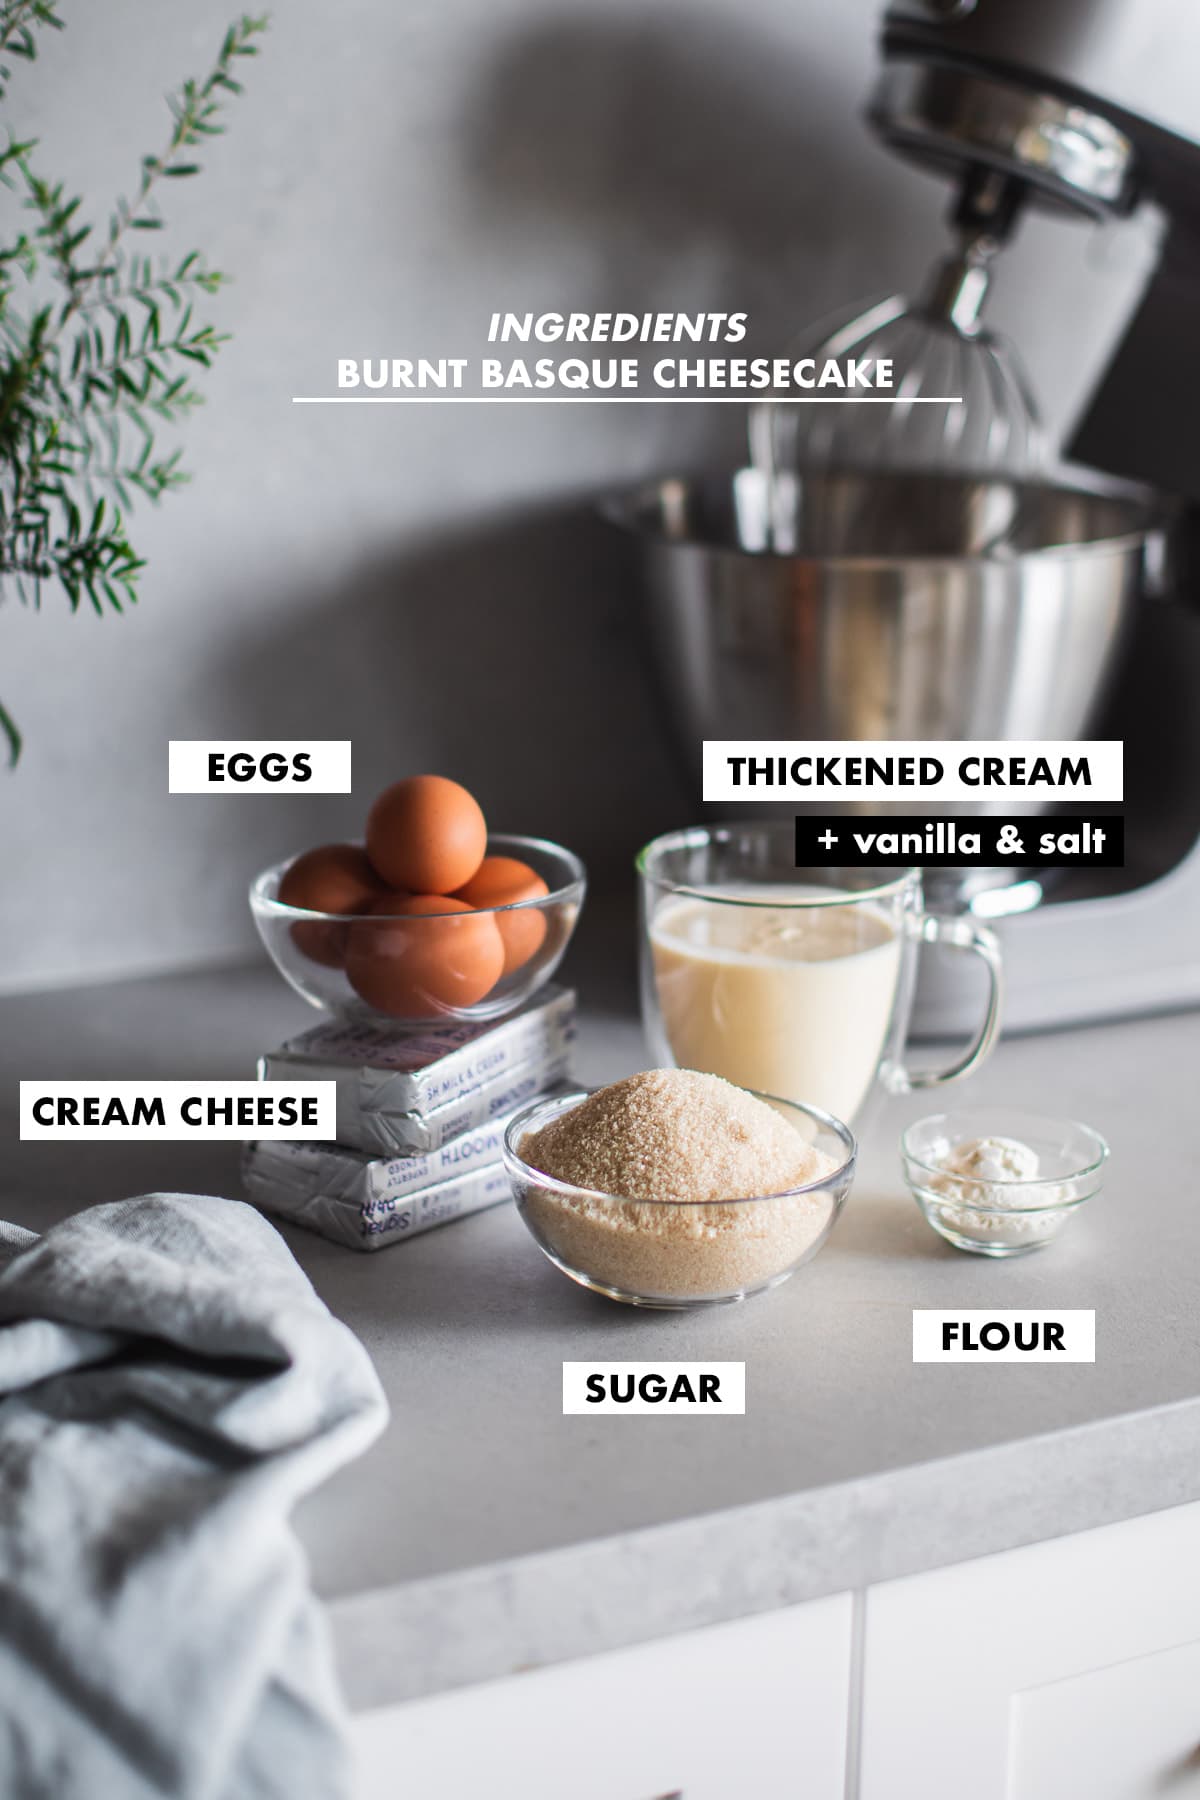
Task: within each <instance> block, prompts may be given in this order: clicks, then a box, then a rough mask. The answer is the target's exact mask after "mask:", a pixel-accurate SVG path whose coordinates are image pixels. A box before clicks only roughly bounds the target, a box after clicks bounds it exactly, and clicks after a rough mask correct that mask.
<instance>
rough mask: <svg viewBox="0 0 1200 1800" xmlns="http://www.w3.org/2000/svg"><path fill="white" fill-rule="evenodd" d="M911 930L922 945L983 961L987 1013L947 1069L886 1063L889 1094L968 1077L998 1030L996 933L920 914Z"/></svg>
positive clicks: (970, 922) (1000, 987)
mask: <svg viewBox="0 0 1200 1800" xmlns="http://www.w3.org/2000/svg"><path fill="white" fill-rule="evenodd" d="M912 930H913V932H914V933H915V935H916V937H917V938H918V940H919V941H920V942H921V943H922V944H945V945H947V946H948V947H949V948H950V949H952V950H967V951H970V953H971V954H972V955H973V956H978V957H979V958H980V959H981V960H982V962H983V964H984V967H985V968H986V969H987V972H988V998H987V1011H986V1013H985V1014H984V1019H983V1024H982V1025H981V1026H980V1029H979V1031H978V1033H977V1035H976V1036H975V1038H974V1039H973V1040H972V1042H971V1043H970V1044H969V1045H968V1047H967V1049H966V1051H965V1052H964V1054H963V1055H962V1056H961V1057H960V1058H959V1060H958V1061H957V1062H956V1063H951V1065H950V1067H949V1068H948V1069H908V1068H906V1067H905V1066H904V1064H903V1063H899V1062H895V1063H891V1064H889V1065H888V1067H887V1069H886V1070H885V1071H884V1086H885V1087H886V1088H887V1091H888V1092H889V1093H890V1094H911V1093H912V1092H913V1090H914V1089H915V1088H926V1087H940V1086H941V1085H942V1084H943V1083H944V1082H947V1081H958V1080H959V1079H960V1077H961V1076H963V1075H969V1074H970V1073H971V1071H972V1069H977V1068H978V1067H979V1065H980V1063H981V1062H983V1061H984V1060H985V1059H986V1057H987V1056H988V1055H989V1054H990V1052H991V1048H992V1045H993V1044H994V1043H995V1041H996V1038H997V1036H998V1034H999V1031H1000V1012H1001V1006H1002V1003H1003V998H1004V971H1003V964H1002V960H1001V956H1000V945H999V942H998V940H997V938H996V934H995V932H994V931H989V930H988V928H987V926H986V925H980V924H978V923H977V922H976V920H974V919H971V918H965V917H963V918H952V919H947V918H939V917H937V916H936V915H935V914H933V913H922V914H921V915H920V917H919V918H917V919H915V920H914V921H913V925H912Z"/></svg>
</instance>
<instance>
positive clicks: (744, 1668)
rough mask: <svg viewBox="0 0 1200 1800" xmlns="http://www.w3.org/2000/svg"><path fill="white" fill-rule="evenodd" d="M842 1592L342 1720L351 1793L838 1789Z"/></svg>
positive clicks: (659, 1796) (827, 1792) (704, 1795)
mask: <svg viewBox="0 0 1200 1800" xmlns="http://www.w3.org/2000/svg"><path fill="white" fill-rule="evenodd" d="M851 1611H852V1602H851V1598H850V1596H849V1595H848V1594H846V1595H835V1596H833V1597H832V1598H830V1599H828V1600H814V1601H811V1602H810V1603H809V1604H807V1605H805V1606H795V1607H789V1608H786V1609H784V1610H782V1611H780V1612H775V1613H767V1614H763V1615H761V1616H760V1617H758V1618H753V1619H743V1620H738V1621H737V1622H736V1623H734V1624H730V1625H718V1626H712V1627H709V1628H707V1629H705V1630H701V1631H690V1632H687V1633H686V1634H684V1635H682V1636H680V1637H675V1638H668V1639H660V1640H658V1641H657V1642H655V1643H652V1644H646V1645H642V1646H639V1647H637V1648H635V1649H631V1650H621V1651H616V1652H613V1653H611V1654H609V1655H605V1656H595V1657H588V1658H586V1659H584V1660H582V1661H580V1662H573V1663H567V1664H563V1665H562V1666H560V1667H557V1668H551V1669H543V1670H538V1671H536V1672H533V1673H531V1674H528V1675H517V1676H513V1677H512V1678H510V1679H508V1680H504V1681H493V1682H487V1683H485V1684H483V1685H481V1686H479V1687H473V1688H466V1689H463V1690H461V1691H460V1692H457V1693H451V1694H446V1695H439V1696H438V1697H437V1698H436V1699H432V1700H418V1701H412V1702H410V1703H408V1704H407V1705H403V1706H392V1707H385V1708H381V1709H379V1710H378V1711H375V1712H370V1713H362V1714H360V1715H359V1716H358V1717H357V1718H356V1719H355V1720H354V1721H353V1728H352V1734H353V1740H354V1748H355V1754H356V1757H357V1762H358V1771H359V1779H358V1788H357V1800H402V1797H404V1800H406V1797H407V1796H412V1800H485V1797H486V1800H568V1797H569V1800H666V1797H667V1796H671V1797H672V1800H674V1797H675V1796H678V1797H679V1800H749V1797H750V1796H754V1797H755V1800H757V1797H758V1796H760V1795H761V1796H763V1797H764V1800H765V1797H766V1796H770V1800H787V1797H793V1800H844V1794H845V1765H846V1725H847V1706H848V1698H849V1693H850V1640H851Z"/></svg>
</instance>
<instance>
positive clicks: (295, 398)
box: [292, 393, 963, 406]
mask: <svg viewBox="0 0 1200 1800" xmlns="http://www.w3.org/2000/svg"><path fill="white" fill-rule="evenodd" d="M771 401H775V402H776V403H778V404H780V405H784V406H961V405H962V403H963V399H962V395H961V394H913V395H911V396H908V395H902V394H795V395H793V394H761V395H760V394H754V393H745V394H293V395H292V405H293V406H747V405H750V404H751V403H752V402H754V403H757V404H758V405H760V406H765V405H767V404H769V403H770V402H771Z"/></svg>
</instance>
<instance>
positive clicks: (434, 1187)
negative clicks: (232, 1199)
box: [242, 1107, 520, 1250]
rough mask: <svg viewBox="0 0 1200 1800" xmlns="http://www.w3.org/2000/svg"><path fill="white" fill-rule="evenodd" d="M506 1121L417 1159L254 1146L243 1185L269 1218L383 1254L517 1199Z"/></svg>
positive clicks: (284, 1144)
mask: <svg viewBox="0 0 1200 1800" xmlns="http://www.w3.org/2000/svg"><path fill="white" fill-rule="evenodd" d="M519 1110H520V1107H514V1108H513V1109H512V1111H511V1112H509V1113H508V1114H507V1115H506V1116H505V1117H503V1118H501V1119H497V1120H496V1121H495V1122H494V1123H493V1124H491V1125H488V1126H485V1127H483V1128H481V1129H479V1130H477V1131H473V1132H465V1133H463V1134H462V1136H460V1137H458V1138H456V1139H454V1140H453V1141H452V1142H451V1143H449V1144H445V1145H443V1146H441V1147H440V1148H439V1149H437V1150H435V1151H431V1152H427V1153H425V1154H422V1155H418V1156H400V1157H390V1158H389V1157H371V1156H366V1155H363V1154H362V1153H361V1152H359V1151H356V1150H348V1149H344V1148H343V1147H342V1146H340V1145H338V1144H313V1143H305V1142H299V1141H294V1140H289V1139H282V1138H277V1139H264V1140H261V1141H258V1142H255V1143H251V1144H248V1145H247V1146H246V1150H245V1152H244V1154H243V1157H242V1183H243V1186H244V1188H245V1190H246V1193H247V1195H248V1197H249V1198H250V1199H251V1200H252V1201H253V1202H254V1204H255V1205H256V1206H259V1207H261V1208H262V1209H263V1210H264V1211H265V1212H270V1213H274V1214H276V1215H277V1216H278V1217H281V1218H285V1219H289V1220H291V1221H292V1222H293V1223H295V1224H297V1225H305V1226H307V1227H308V1228H309V1230H311V1231H317V1232H320V1234H321V1235H322V1237H327V1238H332V1239H333V1240H334V1242H335V1243H340V1244H349V1245H350V1246H351V1247H352V1248H354V1249H355V1250H378V1249H382V1248H383V1247H384V1245H386V1244H393V1243H399V1242H401V1241H402V1240H403V1239H405V1238H410V1237H416V1236H418V1235H419V1234H420V1233H421V1232H423V1231H430V1230H432V1228H433V1227H434V1226H435V1225H444V1224H447V1223H449V1221H450V1220H451V1219H461V1218H466V1217H467V1216H468V1215H469V1214H471V1213H475V1212H480V1211H482V1210H483V1208H484V1207H488V1206H496V1205H498V1204H499V1202H501V1201H502V1200H509V1199H511V1198H512V1188H511V1186H510V1184H509V1179H508V1175H507V1174H506V1172H505V1169H504V1166H503V1163H502V1162H501V1147H502V1145H503V1141H504V1131H505V1127H506V1126H507V1124H508V1121H509V1118H511V1117H512V1113H513V1112H517V1111H519Z"/></svg>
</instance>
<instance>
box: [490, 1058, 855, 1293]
mask: <svg viewBox="0 0 1200 1800" xmlns="http://www.w3.org/2000/svg"><path fill="white" fill-rule="evenodd" d="M521 1157H522V1160H523V1161H524V1162H526V1163H528V1164H530V1165H531V1166H532V1167H533V1168H535V1169H541V1170H542V1171H544V1173H545V1174H547V1175H552V1176H554V1177H555V1178H556V1179H557V1180H559V1181H565V1182H569V1183H571V1185H572V1186H574V1187H580V1188H590V1189H593V1190H597V1191H594V1192H592V1193H583V1194H556V1193H554V1192H553V1191H552V1190H550V1189H549V1188H539V1187H538V1186H537V1184H536V1182H531V1183H530V1184H529V1185H528V1187H527V1188H524V1189H523V1190H522V1191H521V1193H520V1195H519V1200H518V1203H519V1205H520V1206H521V1211H522V1213H523V1215H524V1217H525V1219H526V1222H527V1223H528V1224H529V1226H530V1229H531V1230H532V1231H533V1234H534V1236H535V1237H536V1238H537V1239H538V1240H539V1242H540V1243H541V1244H542V1246H543V1248H544V1249H546V1250H548V1251H549V1252H550V1254H551V1255H552V1256H553V1257H554V1258H555V1259H556V1261H557V1262H558V1263H559V1264H560V1265H561V1266H562V1267H563V1268H565V1269H566V1270H568V1272H570V1273H572V1274H574V1275H576V1276H577V1278H579V1279H581V1280H583V1281H586V1282H587V1283H588V1284H589V1285H590V1286H597V1285H598V1286H600V1287H601V1288H602V1289H603V1290H604V1291H605V1292H607V1293H610V1294H613V1295H615V1296H616V1297H617V1298H619V1299H635V1298H636V1299H641V1300H650V1301H651V1302H652V1303H655V1302H659V1303H663V1304H668V1305H675V1304H680V1303H682V1304H688V1303H695V1302H698V1301H705V1300H714V1299H731V1298H738V1297H739V1296H740V1295H742V1294H746V1293H753V1292H754V1291H755V1289H757V1288H760V1287H766V1286H770V1285H771V1284H772V1283H773V1282H775V1281H778V1280H781V1279H782V1278H783V1276H785V1275H786V1274H788V1273H790V1271H791V1270H792V1269H794V1268H795V1267H796V1266H797V1265H798V1264H799V1263H801V1262H803V1261H804V1259H805V1258H806V1257H807V1256H809V1255H811V1254H812V1252H813V1251H814V1250H815V1249H816V1248H817V1246H818V1245H819V1244H820V1242H821V1240H822V1239H823V1238H824V1236H825V1233H826V1232H827V1231H828V1229H829V1226H830V1225H831V1223H832V1221H833V1214H834V1209H835V1199H834V1196H833V1194H832V1193H831V1191H830V1190H829V1189H828V1188H826V1187H816V1188H813V1189H810V1190H809V1191H808V1192H807V1193H800V1194H795V1193H788V1192H785V1191H784V1190H786V1189H789V1188H797V1187H803V1186H804V1185H805V1184H806V1183H809V1182H820V1181H822V1180H823V1179H824V1177H826V1176H828V1175H831V1174H833V1172H834V1169H835V1168H836V1164H835V1163H834V1161H833V1159H832V1158H831V1157H829V1156H826V1155H825V1154H824V1153H823V1152H822V1151H820V1150H817V1149H814V1148H813V1146H812V1145H811V1144H807V1143H806V1142H805V1141H804V1139H803V1138H802V1137H801V1136H800V1134H799V1132H797V1131H796V1130H795V1129H794V1128H793V1127H792V1126H791V1125H789V1124H788V1122H787V1120H786V1119H785V1118H783V1117H782V1115H781V1114H779V1113H777V1112H775V1110H774V1109H773V1108H772V1107H770V1106H767V1105H766V1104H765V1102H764V1101H762V1100H757V1099H755V1097H754V1095H753V1094H748V1093H746V1092H745V1091H744V1089H742V1088H737V1087H734V1086H733V1085H732V1084H731V1083H730V1082H728V1081H722V1080H721V1079H720V1078H719V1077H718V1076H716V1075H698V1074H696V1073H695V1072H694V1071H692V1070H690V1069H650V1070H648V1071H647V1072H646V1073H645V1074H643V1075H632V1076H630V1078H629V1079H628V1080H627V1081H618V1082H615V1083H614V1085H613V1086H612V1087H607V1088H601V1089H600V1091H599V1092H598V1093H595V1094H592V1095H591V1096H590V1098H589V1099H587V1100H583V1101H581V1102H580V1104H579V1105H578V1106H577V1107H575V1108H574V1109H573V1110H572V1111H571V1112H569V1113H564V1114H563V1115H562V1117H561V1118H558V1119H555V1120H553V1121H552V1123H551V1124H549V1125H545V1126H543V1128H542V1130H541V1131H537V1132H531V1133H529V1134H527V1135H526V1137H525V1138H524V1140H523V1141H522V1143H521ZM609 1195H621V1196H627V1197H625V1198H620V1199H616V1198H612V1199H610V1198H608V1196H609Z"/></svg>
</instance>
